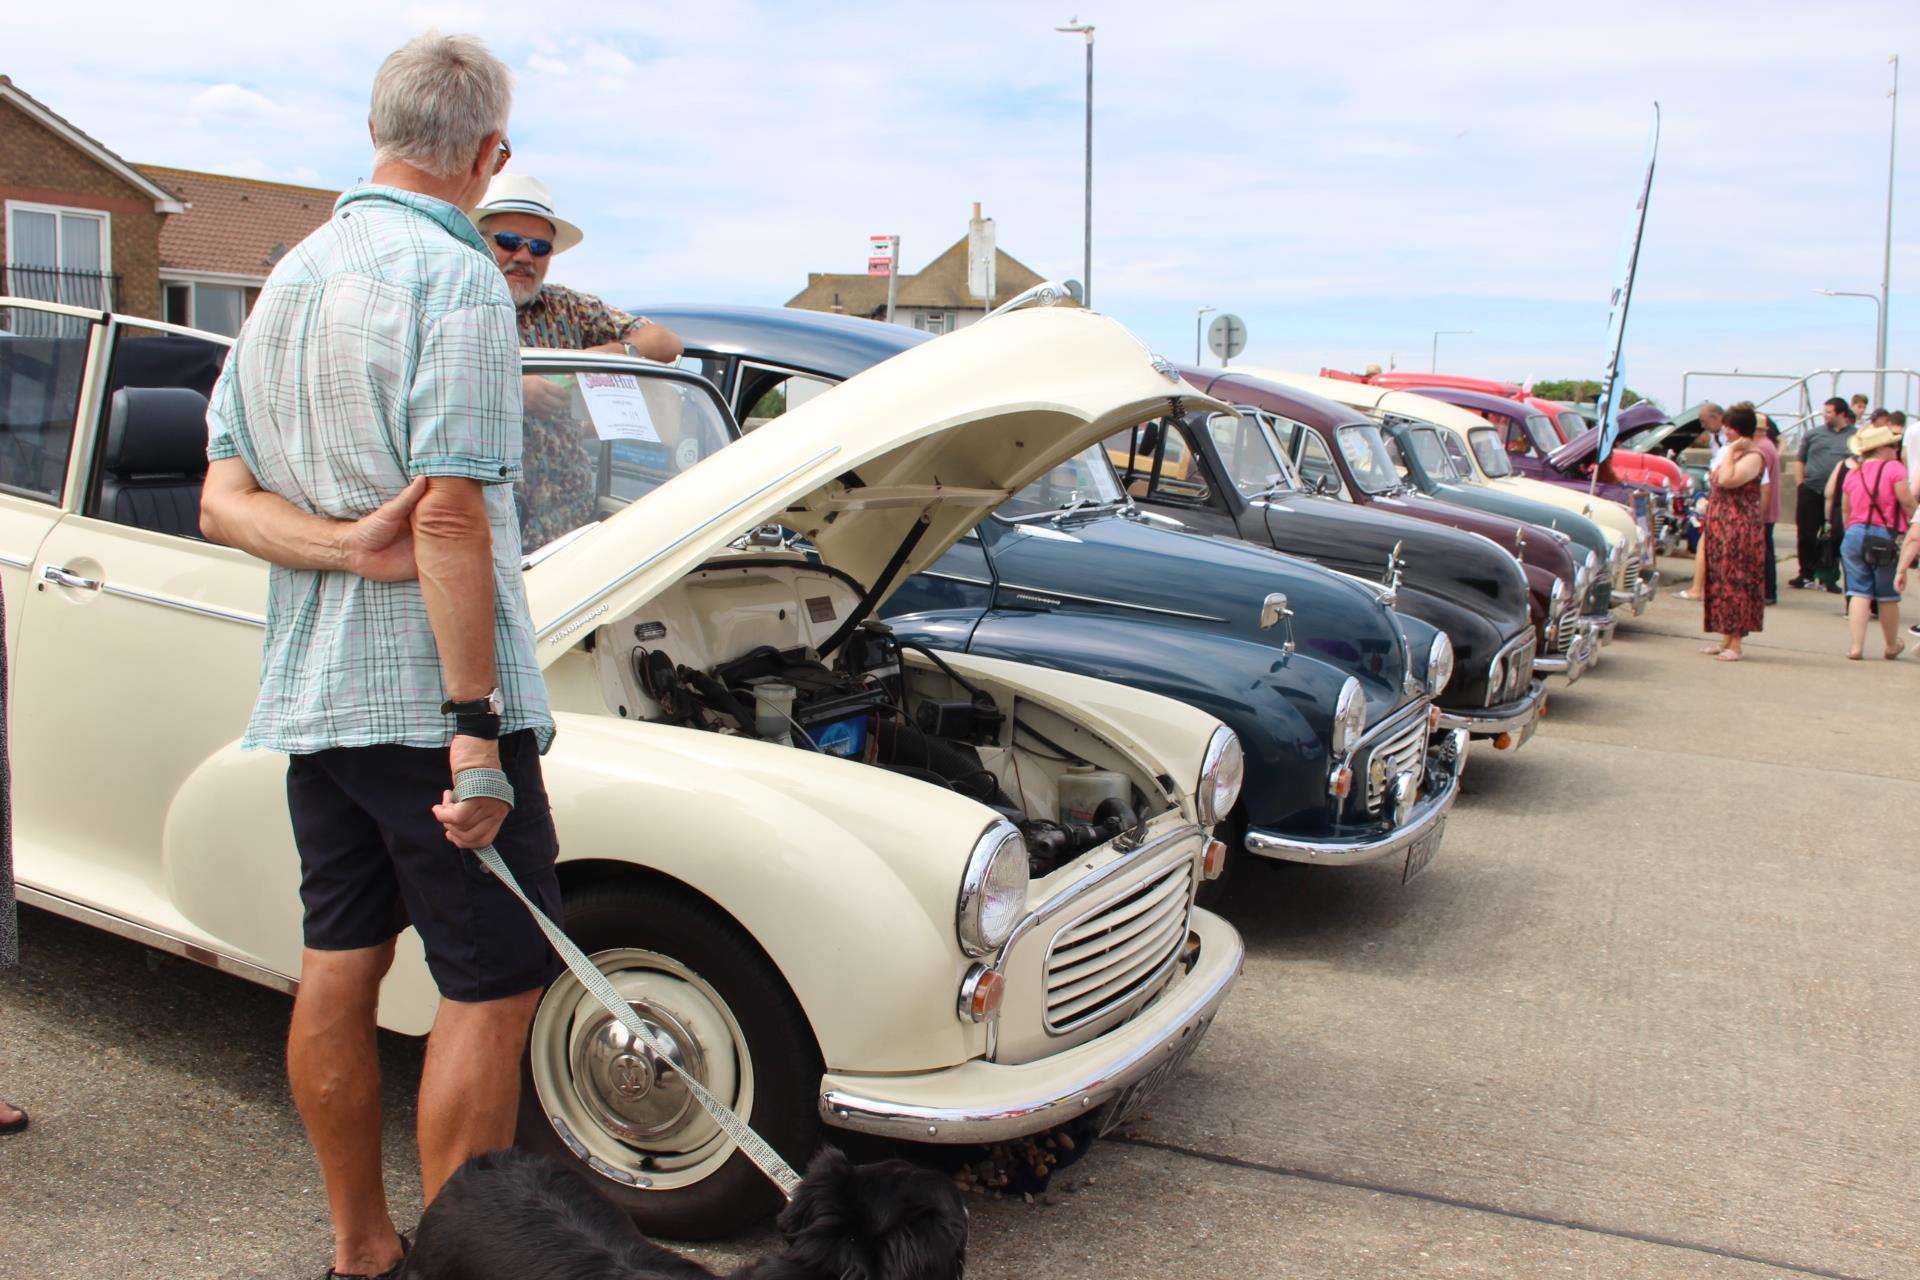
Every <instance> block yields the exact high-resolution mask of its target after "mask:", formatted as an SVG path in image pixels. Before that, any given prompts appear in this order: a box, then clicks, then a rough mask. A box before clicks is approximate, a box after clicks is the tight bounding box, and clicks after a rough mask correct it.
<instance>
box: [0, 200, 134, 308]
mask: <svg viewBox="0 0 1920 1280" xmlns="http://www.w3.org/2000/svg"><path fill="white" fill-rule="evenodd" d="M16 210H18V211H19V212H21V213H51V214H53V215H55V217H56V219H57V218H58V217H59V216H60V215H63V214H73V215H76V216H78V217H83V218H93V219H96V220H98V222H99V223H100V275H101V277H102V282H101V292H102V293H103V294H104V295H105V297H104V300H103V302H102V304H101V307H100V309H101V310H102V311H111V310H113V308H114V303H115V298H114V296H113V215H112V214H111V213H109V212H108V211H107V210H105V209H88V208H86V207H85V206H83V205H69V204H39V203H36V202H34V201H32V200H9V201H7V202H6V215H7V260H6V262H5V264H4V265H5V267H6V269H7V271H8V272H9V273H11V272H12V270H13V268H15V267H20V268H22V269H25V270H33V269H34V268H35V267H36V266H37V265H38V264H36V263H28V262H18V261H16V260H15V259H14V256H13V247H14V246H15V245H17V244H19V243H20V240H19V237H17V236H16V235H15V234H14V229H13V215H14V212H15V211H16ZM53 248H54V252H55V254H58V255H62V256H64V253H65V248H66V241H65V240H64V239H63V238H62V237H61V235H60V226H59V223H58V221H57V220H56V222H55V223H54V235H53ZM54 269H55V270H56V271H64V270H66V268H65V267H64V266H61V265H58V264H56V265H55V267H54ZM6 284H7V288H6V291H7V292H8V293H13V292H14V288H13V278H12V276H11V274H9V275H8V277H7V282H6Z"/></svg>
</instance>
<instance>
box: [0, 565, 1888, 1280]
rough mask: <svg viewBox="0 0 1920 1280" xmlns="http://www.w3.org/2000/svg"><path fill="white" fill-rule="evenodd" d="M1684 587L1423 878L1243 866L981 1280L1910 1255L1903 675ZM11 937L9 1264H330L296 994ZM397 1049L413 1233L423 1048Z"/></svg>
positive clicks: (111, 951) (400, 1154) (1874, 1277)
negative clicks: (14, 961)
mask: <svg viewBox="0 0 1920 1280" xmlns="http://www.w3.org/2000/svg"><path fill="white" fill-rule="evenodd" d="M1673 567H1674V568H1677V569H1678V571H1679V573H1680V575H1681V576H1682V577H1684V575H1685V573H1686V571H1687V570H1686V562H1684V561H1682V562H1679V563H1678V565H1676V566H1673ZM1786 576H1788V575H1787V574H1785V573H1783V574H1782V578H1783V580H1784V578H1785V577H1786ZM1697 610H1698V606H1697V605H1696V606H1688V605H1687V604H1686V603H1685V602H1682V601H1677V600H1674V599H1671V598H1670V597H1663V598H1662V599H1661V600H1660V601H1658V602H1657V603H1656V604H1655V606H1654V608H1653V609H1652V611H1650V612H1649V614H1648V615H1647V616H1646V617H1645V618H1642V619H1639V620H1634V621H1628V622H1626V623H1624V624H1623V625H1622V627H1621V635H1620V639H1619V640H1618V641H1617V642H1616V643H1615V644H1614V645H1612V646H1611V647H1610V648H1608V649H1607V650H1606V656H1605V661H1604V663H1603V664H1602V666H1601V667H1600V668H1599V670H1597V671H1596V672H1593V673H1592V674H1590V675H1588V676H1587V677H1586V678H1584V679H1583V680H1582V681H1581V682H1580V684H1579V685H1577V686H1575V687H1574V688H1572V689H1566V688H1564V687H1559V688H1556V689H1555V691H1554V693H1553V694H1552V696H1551V709H1550V714H1549V717H1548V720H1547V722H1546V724H1545V725H1544V726H1543V728H1542V731H1541V733H1540V734H1539V735H1538V736H1536V737H1535V738H1534V740H1533V741H1532V742H1531V743H1529V744H1528V746H1527V747H1526V748H1525V750H1524V751H1522V752H1521V753H1519V754H1518V755H1517V756H1501V755H1496V754H1495V753H1492V752H1489V751H1481V752H1479V753H1477V754H1476V755H1475V756H1474V758H1473V760H1472V762H1471V764H1470V766H1469V769H1468V773H1467V795H1466V796H1465V797H1464V798H1463V800H1462V801H1461V804H1460V806H1459V807H1458V809H1457V810H1456V813H1455V817H1454V819H1453V821H1452V823H1451V826H1450V828H1449V831H1448V837H1447V842H1446V846H1445V848H1444V849H1443V850H1442V852H1441V854H1440V857H1439V858H1438V859H1437V860H1436V862H1435V863H1434V865H1433V868H1432V870H1431V871H1430V872H1429V873H1428V874H1427V875H1426V876H1424V877H1423V878H1422V879H1420V880H1417V881H1416V882H1414V884H1412V885H1411V886H1406V887H1402V886H1401V885H1400V884H1399V883H1398V877H1397V875H1396V874H1394V873H1393V872H1392V871H1390V870H1388V869H1379V870H1365V869H1362V870H1350V871H1336V870H1325V869H1318V868H1296V867H1268V866H1261V867H1256V868H1253V869H1252V874H1248V875H1246V876H1244V877H1243V878H1242V879H1241V880H1240V881H1239V882H1238V884H1237V886H1236V892H1235V896H1234V898H1233V899H1232V900H1231V901H1230V903H1229V905H1228V908H1227V914H1228V915H1229V917H1230V918H1232V919H1233V920H1234V922H1235V923H1236V924H1237V925H1238V926H1239V927H1240V928H1241V929H1242V931H1243V932H1244V933H1245V935H1246V938H1247V941H1248V944H1249V957H1248V963H1247V971H1246V976H1245V978H1244V979H1243V981H1242V983H1241V985H1240V987H1239V988H1238V989H1237V991H1236V992H1235V994H1234V996H1233V997H1232V999H1231V1000H1230V1002H1229V1004H1228V1005H1227V1007H1226V1009H1225V1011H1224V1012H1223V1013H1222V1015H1221V1017H1220V1018H1219V1020H1218V1022H1217V1023H1216V1025H1215V1028H1214V1030H1213V1033H1212V1035H1211V1037H1210V1039H1209V1040H1208V1041H1207V1043H1206V1044H1205V1045H1204V1046H1203V1047H1202V1049H1201V1051H1200V1052H1199V1053H1198V1054H1197V1055H1196V1056H1195V1058H1194V1059H1193V1062H1192V1065H1191V1067H1190V1068H1189V1070H1188V1071H1187V1073H1186V1074H1185V1075H1184V1076H1182V1077H1181V1078H1180V1079H1179V1080H1177V1081H1176V1082H1175V1084H1174V1086H1173V1091H1172V1092H1170V1093H1169V1094H1168V1095H1167V1096H1165V1097H1163V1098H1162V1099H1160V1100H1158V1101H1157V1102H1156V1103H1155V1105H1154V1106H1153V1108H1152V1113H1151V1115H1150V1116H1149V1117H1148V1118H1146V1119H1144V1120H1143V1121H1141V1122H1140V1123H1139V1124H1138V1125H1137V1126H1136V1127H1135V1129H1134V1131H1133V1136H1132V1137H1131V1138H1128V1139H1123V1140H1117V1141H1109V1142H1107V1143H1104V1144H1101V1145H1100V1146H1098V1147H1097V1148H1096V1149H1095V1150H1094V1151H1093V1153H1092V1154H1091V1155H1090V1156H1089V1157H1088V1158H1087V1159H1086V1160H1085V1161H1083V1162H1082V1163H1080V1164H1079V1165H1077V1166H1075V1167H1074V1168H1073V1169H1071V1170H1070V1171H1068V1173H1067V1174H1066V1175H1065V1176H1064V1177H1063V1179H1062V1180H1061V1182H1060V1183H1058V1184H1056V1187H1057V1189H1056V1190H1055V1191H1054V1192H1053V1193H1052V1194H1050V1196H1049V1197H1048V1200H1049V1201H1050V1202H1049V1203H1042V1204H1034V1205H1029V1204H1025V1203H1021V1202H1017V1201H1011V1202H1010V1201H1004V1200H990V1199H976V1200H975V1202H974V1224H975V1243H974V1247H973V1249H972V1254H971V1258H970V1262H971V1264H972V1265H971V1269H970V1270H971V1274H974V1275H977V1276H985V1277H1019V1278H1020V1280H1031V1278H1032V1277H1035V1276H1041V1275H1060V1276H1087V1277H1093V1276H1100V1277H1107V1276H1127V1277H1132V1276H1140V1277H1159V1276H1162V1275H1165V1274H1167V1273H1169V1272H1172V1273H1174V1274H1177V1275H1179V1276H1180V1277H1181V1278H1182V1280H1196V1278H1200V1277H1223V1278H1224V1277H1235V1278H1238V1277H1246V1276H1254V1275H1272V1276H1287V1277H1298V1278H1307V1277H1328V1278H1333V1277H1340V1278H1342V1280H1355V1278H1366V1277H1386V1276H1396V1277H1397V1276H1406V1275H1421V1276H1447V1277H1455V1276H1458V1277H1482V1276H1527V1277H1531V1276H1544V1275H1554V1276H1590V1277H1609V1278H1612V1277H1623V1276H1632V1277H1640V1276H1646V1277H1715V1278H1717V1277H1729V1278H1735V1277H1737V1278H1746V1277H1763V1276H1780V1275H1795V1274H1799V1275H1815V1276H1842V1277H1859V1278H1860V1280H1869V1278H1871V1280H1894V1278H1895V1277H1909V1276H1914V1275H1916V1274H1920V1201H1917V1200H1916V1197H1915V1194H1914V1190H1913V1189H1914V1188H1915V1187H1916V1186H1920V1154H1917V1153H1920V1103H1916V1101H1915V1094H1916V1089H1915V1084H1916V1080H1917V1079H1920V1071H1916V1067H1920V923H1917V922H1916V921H1917V920H1920V916H1917V915H1916V912H1915V911H1914V909H1913V904H1914V903H1915V902H1916V901H1920V853H1917V852H1916V849H1917V847H1920V842H1916V840H1915V837H1914V833H1913V829H1912V825H1911V824H1912V814H1913V813H1914V810H1915V802H1916V800H1920V786H1916V783H1920V759H1917V758H1916V753H1915V751H1914V750H1913V747H1912V743H1913V741H1914V734H1913V727H1912V721H1913V713H1914V709H1915V708H1916V707H1920V700H1916V698H1915V693H1916V690H1917V689H1920V661H1917V660H1915V659H1913V658H1908V659H1905V660H1903V661H1901V662H1899V663H1886V662H1882V661H1877V660H1875V661H1868V662H1861V663H1849V662H1846V661H1844V659H1843V658H1842V656H1841V654H1842V653H1843V651H1844V648H1845V634H1844V625H1843V623H1842V622H1841V619H1840V618H1839V616H1838V612H1837V610H1838V601H1837V598H1835V597H1830V596H1825V595H1817V594H1810V593H1806V592H1794V591H1789V592H1787V593H1786V600H1785V602H1784V604H1783V605H1782V607H1781V608H1779V609H1777V610H1772V611H1770V612H1769V616H1768V621H1767V630H1766V631H1765V632H1764V633H1762V634H1761V635H1759V636H1756V637H1754V639H1753V640H1752V641H1751V642H1750V644H1749V650H1750V653H1751V654H1752V658H1751V660H1750V661H1748V662H1745V663H1738V664H1722V663H1714V662H1712V661H1710V660H1709V659H1707V658H1704V657H1701V656H1699V655H1698V654H1697V653H1696V649H1697V648H1698V645H1699V641H1700V636H1699V633H1698V629H1697V628H1698V612H1697ZM1556 684H1558V682H1556ZM23 933H24V942H25V947H24V950H25V954H24V957H23V960H24V964H23V967H22V969H20V970H19V971H16V972H12V973H8V974H5V975H0V1093H4V1094H5V1095H6V1096H9V1097H12V1098H15V1099H17V1100H18V1101H20V1102H21V1103H22V1104H24V1105H26V1106H27V1107H28V1108H29V1109H31V1110H32V1111H33V1112H34V1114H35V1119H36V1124H35V1128H34V1129H33V1130H32V1131H31V1132H30V1133H29V1134H28V1135H25V1136H23V1137H17V1138H8V1139H0V1277H9V1278H10V1277H16V1276H17V1277H26V1276H41V1275H47V1274H61V1275H65V1274H73V1275H86V1276H122V1275H126V1276H132V1275H146V1274H166V1275H173V1276H209V1277H228V1276H276V1277H278V1276H307V1275H317V1274H318V1273H319V1271H320V1270H321V1268H322V1266H323V1265H324V1261H323V1260H324V1258H325V1255H326V1248H327V1232H326V1226H325V1203H324V1199H323V1197H322V1195H321V1191H320V1187H319V1181H318V1178H317V1175H316V1174H315V1172H314V1170H313V1167H312V1163H311V1160H310V1158H309V1156H308V1154H307V1152H306V1149H305V1147H304V1143H303V1140H302V1137H301V1134H300V1130H299V1126H298V1122H297V1120H296V1119H295V1117H294V1115H293V1112H292V1109H291V1107H290V1105H289V1104H288V1102H287V1099H286V1091H285V1085H284V1082H283V1080H282V1077H281V1067H280V1043H279V1042H280V1036H281V1034H282V1032H283V1031H284V1026H285V1020H286V1012H287V1007H288V1006H287V1001H286V1000H285V999H284V997H281V996H278V995H276V994H274V993H272V992H268V991H264V990H261V989H258V988H254V987H251V986H248V985H247V984H245V983H242V982H239V981H237V980H233V979H229V978H225V977H222V976H221V975H218V974H215V973H212V972H209V971H206V970H202V969H199V968H196V967H194V966H192V965H190V964H187V963H185V962H182V961H175V960H172V959H167V958H163V957H158V956H155V955H152V954H151V953H148V952H146V951H144V950H143V949H142V948H139V947H137V946H134V945H131V944H128V943H124V942H121V941H119V940H117V939H114V938H110V937H106V936H104V935H98V934H94V933H92V932H90V931H88V930H85V929H83V928H80V927H78V926H75V925H70V924H68V923H66V922H63V921H59V920H54V919H52V918H49V917H47V916H45V915H42V914H39V913H36V912H26V913H25V919H24V920H23ZM384 1051H385V1062H386V1066H387V1068H388V1075H389V1086H388V1091H387V1094H388V1102H389V1123H388V1147H389V1152H390V1164H391V1167H392V1168H393V1169H395V1170H396V1171H406V1172H404V1173H402V1174H401V1175H400V1179H399V1199H400V1204H399V1206H398V1208H399V1211H400V1214H401V1216H402V1218H403V1220H410V1219H411V1216H412V1215H413V1214H414V1213H416V1212H417V1210H418V1205H417V1199H416V1197H417V1189H416V1188H415V1185H414V1184H413V1182H412V1181H411V1164H412V1158H411V1153H410V1142H411V1136H410V1127H411V1109H410V1101H409V1098H408V1096H407V1095H408V1086H409V1085H410V1083H411V1080H412V1079H413V1077H414V1075H415V1073H416V1072H417V1070H418V1064H419V1048H418V1045H417V1044H416V1043H415V1042H412V1041H408V1040H403V1039H399V1038H397V1037H390V1038H388V1039H387V1040H386V1042H385V1050H384ZM1068 1184H1071V1185H1072V1186H1074V1187H1075V1188H1076V1189H1075V1190H1072V1191H1068V1190H1067V1189H1066V1185H1068ZM754 1246H755V1241H754V1240H752V1239H749V1240H746V1241H743V1242H739V1243H737V1244H735V1245H731V1246H729V1247H727V1248H724V1249H717V1250H716V1249H706V1250H701V1251H698V1252H699V1254H700V1256H702V1257H703V1258H705V1259H707V1260H708V1261H710V1262H713V1263H716V1264H726V1263H730V1262H731V1261H732V1260H734V1259H737V1258H739V1257H742V1256H745V1255H746V1254H748V1253H750V1252H751V1251H752V1249H753V1247H754Z"/></svg>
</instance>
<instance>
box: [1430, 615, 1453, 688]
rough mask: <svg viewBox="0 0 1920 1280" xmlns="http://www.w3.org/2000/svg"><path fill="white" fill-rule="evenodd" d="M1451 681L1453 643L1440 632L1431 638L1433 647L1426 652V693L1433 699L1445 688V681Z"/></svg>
mask: <svg viewBox="0 0 1920 1280" xmlns="http://www.w3.org/2000/svg"><path fill="white" fill-rule="evenodd" d="M1451 679H1453V641H1451V640H1449V639H1447V633H1446V632H1444V631H1442V632H1440V633H1439V634H1438V635H1436V636H1434V638H1433V647H1432V648H1431V649H1429V650H1427V692H1428V693H1431V694H1432V695H1433V696H1434V697H1436V698H1437V697H1439V696H1440V691H1441V690H1442V689H1444V688H1446V687H1447V681H1449V680H1451Z"/></svg>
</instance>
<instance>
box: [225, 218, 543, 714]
mask: <svg viewBox="0 0 1920 1280" xmlns="http://www.w3.org/2000/svg"><path fill="white" fill-rule="evenodd" d="M207 426H208V441H207V457H208V458H210V459H219V458H232V457H238V458H240V459H241V460H242V461H243V462H245V463H246V464H247V469H248V470H249V471H251V472H252V473H253V475H254V478H255V479H256V480H257V481H258V482H259V484H260V487H261V488H263V489H266V490H268V491H269V492H272V493H277V494H279V495H280V496H281V497H283V498H285V499H287V501H289V502H291V503H293V504H294V505H295V506H297V507H299V508H301V509H302V510H304V511H310V512H315V513H318V514H320V515H325V516H331V517H333V518H335V519H340V520H352V519H355V518H357V517H359V516H363V515H365V514H366V513H367V512H369V511H372V510H373V509H374V508H375V507H377V506H379V505H380V503H382V502H384V501H386V500H387V499H388V498H391V497H393V496H394V495H395V494H397V493H399V492H400V490H401V489H403V488H405V487H406V485H407V482H408V481H409V480H410V479H411V478H413V477H416V476H462V477H466V478H468V479H472V480H479V481H481V482H483V483H485V484H486V486H487V488H486V491H485V492H486V500H487V515H488V519H489V523H490V524H491V526H492V532H493V568H494V574H493V577H494V601H495V604H494V661H495V663H496V666H497V669H498V675H499V682H500V695H501V698H502V700H503V701H504V703H505V707H504V710H503V713H502V718H501V729H502V731H503V732H512V731H515V730H519V729H533V730H534V731H535V732H536V734H537V735H538V737H539V740H540V744H541V749H542V750H544V749H545V748H546V746H547V744H548V743H549V742H550V741H551V740H552V738H553V717H552V715H551V714H550V713H549V711H548V709H547V690H546V682H545V680H544V679H543V678H542V676H541V673H540V667H539V664H538V662H536V661H535V659H534V656H533V623H532V619H531V618H530V616H529V615H528V611H527V596H526V588H525V585H524V583H523V582H522V581H521V574H520V537H519V528H518V523H517V521H516V519H515V516H514V506H513V486H512V483H511V482H512V481H515V480H517V479H519V477H520V361H519V352H518V350H517V348H516V344H515V341H514V333H513V298H512V295H511V294H509V293H508V292H507V285H506V279H505V278H504V277H503V276H502V275H501V274H500V269H499V268H498V267H497V266H495V265H494V261H493V258H492V255H490V254H489V253H488V252H487V250H486V247H485V242H484V241H482V240H481V239H480V234H479V232H478V231H476V230H475V229H474V226H473V223H472V222H471V221H470V220H469V219H468V217H467V215H466V214H464V213H462V212H461V211H460V210H459V209H457V208H455V207H454V206H453V205H450V204H448V203H446V202H445V201H442V200H435V199H433V198H431V197H428V196H423V195H419V194H416V193H414V192H410V191H403V190H399V189H397V188H393V187H379V186H361V187H356V188H354V189H353V190H351V191H348V192H347V193H346V194H344V195H342V196H341V197H340V200H339V202H338V203H337V204H335V205H334V211H333V217H332V219H331V220H330V221H329V222H327V223H326V224H325V225H324V226H322V227H320V228H319V229H318V230H316V231H315V232H314V233H313V234H312V235H310V236H308V237H307V238H306V239H305V240H303V241H301V242H300V244H299V245H298V246H297V247H295V249H294V250H293V252H291V253H289V254H288V255H287V256H286V257H285V258H283V259H281V261H280V263H279V265H277V266H276V267H275V268H274V269H273V274H272V275H271V276H269V277H268V278H267V283H266V285H265V287H264V288H262V289H261V291H260V299H259V301H258V302H257V303H256V304H255V306H254V309H253V314H252V315H251V316H249V317H248V319H247V322H246V324H245V325H244V326H243V327H242V329H241V331H240V336H239V338H238V340H237V341H236V342H235V344H234V349H233V354H232V355H231V356H230V357H229V358H228V360H227V363H226V368H225V369H224V370H222V372H221V374H220V380H219V382H218V383H216V384H215V386H214V389H213V397H212V401H211V403H210V404H209V405H208V409H207ZM261 665H262V669H261V677H260V695H259V699H258V701H256V702H255V703H254V708H253V719H252V721H251V722H250V723H249V724H248V726H247V734H246V737H245V739H244V740H243V742H242V745H243V746H248V747H257V748H262V749H266V750H272V751H285V752H312V751H319V750H323V749H325V748H328V747H358V746H372V745H376V744H381V743H394V744H399V745H404V746H416V747H443V746H446V745H447V743H448V742H449V741H451V739H452V724H451V722H450V718H449V717H447V716H444V715H442V714H441V713H440V704H441V702H443V701H444V700H445V698H446V691H445V687H444V685H443V683H442V681H441V678H440V654H439V650H438V648H437V647H436V645H435V643H434V639H433V630H432V628H431V626H430V625H429V623H428V620H427V609H426V604H425V601H424V600H423V598H422V596H421V594H420V584H419V583H418V582H371V581H368V580H367V579H364V578H360V577H357V576H355V575H353V574H349V573H337V572H336V573H323V572H319V571H316V570H308V569H286V568H282V567H280V566H278V565H276V566H274V567H273V568H272V570H271V572H270V574H269V576H268V594H267V635H266V645H265V653H264V657H263V660H262V664H261Z"/></svg>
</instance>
